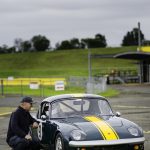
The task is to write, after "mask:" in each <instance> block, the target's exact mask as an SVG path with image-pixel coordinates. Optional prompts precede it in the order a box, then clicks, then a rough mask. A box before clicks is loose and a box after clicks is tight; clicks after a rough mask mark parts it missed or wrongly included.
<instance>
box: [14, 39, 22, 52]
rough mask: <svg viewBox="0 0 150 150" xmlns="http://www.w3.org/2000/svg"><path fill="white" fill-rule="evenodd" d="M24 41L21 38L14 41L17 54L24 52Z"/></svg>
mask: <svg viewBox="0 0 150 150" xmlns="http://www.w3.org/2000/svg"><path fill="white" fill-rule="evenodd" d="M22 42H23V41H22V39H21V38H16V39H15V41H14V46H15V48H16V52H21V51H22Z"/></svg>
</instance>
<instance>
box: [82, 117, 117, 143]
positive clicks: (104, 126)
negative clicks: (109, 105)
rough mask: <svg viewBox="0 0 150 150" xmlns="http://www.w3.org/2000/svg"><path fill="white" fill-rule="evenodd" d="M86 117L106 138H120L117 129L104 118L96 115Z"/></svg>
mask: <svg viewBox="0 0 150 150" xmlns="http://www.w3.org/2000/svg"><path fill="white" fill-rule="evenodd" d="M84 119H86V120H87V121H89V122H91V123H92V124H93V125H94V126H95V127H96V128H97V129H98V130H99V132H100V133H101V135H102V137H103V139H104V140H117V139H119V136H118V134H117V133H116V131H115V130H114V129H113V128H112V127H111V126H110V125H109V124H108V123H107V122H106V121H104V120H103V119H101V118H98V117H96V116H86V117H84Z"/></svg>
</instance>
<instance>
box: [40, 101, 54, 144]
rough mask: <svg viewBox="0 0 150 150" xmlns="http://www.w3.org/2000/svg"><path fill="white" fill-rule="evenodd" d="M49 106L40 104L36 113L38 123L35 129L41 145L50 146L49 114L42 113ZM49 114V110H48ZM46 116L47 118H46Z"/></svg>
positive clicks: (50, 125)
mask: <svg viewBox="0 0 150 150" xmlns="http://www.w3.org/2000/svg"><path fill="white" fill-rule="evenodd" d="M47 106H49V108H50V104H49V103H42V104H41V106H40V107H39V110H38V113H37V120H38V121H39V126H38V129H37V136H38V138H39V140H40V141H41V143H42V144H44V145H50V144H51V141H52V131H53V130H52V124H51V121H50V117H49V116H48V114H49V113H46V112H44V111H45V110H47V109H46V107H47ZM48 111H49V112H50V109H49V110H48ZM46 114H47V116H46Z"/></svg>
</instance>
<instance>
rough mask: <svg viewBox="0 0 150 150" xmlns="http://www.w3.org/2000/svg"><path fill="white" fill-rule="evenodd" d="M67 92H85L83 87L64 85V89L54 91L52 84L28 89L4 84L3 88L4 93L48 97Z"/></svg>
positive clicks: (27, 87)
mask: <svg viewBox="0 0 150 150" xmlns="http://www.w3.org/2000/svg"><path fill="white" fill-rule="evenodd" d="M67 93H85V88H82V87H68V86H66V87H65V90H64V91H55V89H54V86H42V87H41V88H40V89H36V90H35V89H34V90H33V89H30V88H29V86H22V87H21V86H6V87H5V88H4V94H5V95H7V94H12V95H13V94H16V95H30V96H41V97H48V96H52V95H58V94H67Z"/></svg>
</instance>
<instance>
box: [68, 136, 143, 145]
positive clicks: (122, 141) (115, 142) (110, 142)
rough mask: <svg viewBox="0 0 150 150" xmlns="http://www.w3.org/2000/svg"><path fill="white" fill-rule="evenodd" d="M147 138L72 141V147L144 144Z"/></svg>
mask: <svg viewBox="0 0 150 150" xmlns="http://www.w3.org/2000/svg"><path fill="white" fill-rule="evenodd" d="M144 141H145V138H144V137H141V138H132V139H119V140H95V141H70V142H69V146H70V147H93V146H110V145H123V144H138V143H144Z"/></svg>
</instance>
